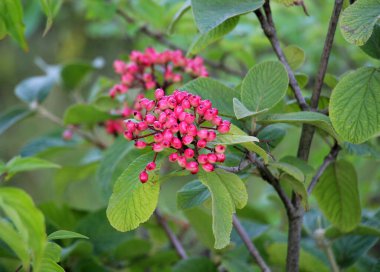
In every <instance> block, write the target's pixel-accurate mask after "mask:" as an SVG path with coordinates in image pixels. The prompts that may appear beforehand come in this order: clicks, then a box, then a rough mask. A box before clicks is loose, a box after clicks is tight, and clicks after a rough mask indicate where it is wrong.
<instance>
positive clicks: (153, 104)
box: [146, 100, 156, 111]
mask: <svg viewBox="0 0 380 272" xmlns="http://www.w3.org/2000/svg"><path fill="white" fill-rule="evenodd" d="M155 106H156V104H155V103H154V101H152V100H150V101H149V102H148V103H147V104H146V110H147V111H151V110H153V108H154V107H155Z"/></svg>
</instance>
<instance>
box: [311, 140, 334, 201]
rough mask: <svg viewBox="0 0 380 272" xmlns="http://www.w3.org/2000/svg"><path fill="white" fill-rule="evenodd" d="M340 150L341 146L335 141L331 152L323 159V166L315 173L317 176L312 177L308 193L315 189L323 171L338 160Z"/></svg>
mask: <svg viewBox="0 0 380 272" xmlns="http://www.w3.org/2000/svg"><path fill="white" fill-rule="evenodd" d="M339 151H340V146H339V145H338V144H337V143H335V145H334V146H333V147H332V148H331V150H330V153H329V154H327V156H326V157H325V159H324V160H323V163H322V164H321V166H320V167H319V168H318V171H317V173H316V174H315V176H314V177H313V178H312V180H311V182H310V184H309V187H308V188H307V192H308V194H309V195H310V194H311V192H312V191H313V189H314V187H315V185H316V184H317V182H318V180H319V178H320V177H321V176H322V174H323V172H325V170H326V168H327V167H328V166H329V165H330V164H331V163H332V162H333V161H335V160H336V158H337V157H338V154H339Z"/></svg>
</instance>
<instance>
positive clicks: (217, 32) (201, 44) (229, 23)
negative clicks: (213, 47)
mask: <svg viewBox="0 0 380 272" xmlns="http://www.w3.org/2000/svg"><path fill="white" fill-rule="evenodd" d="M238 23H239V16H236V17H232V18H230V19H228V20H226V21H224V22H223V23H222V24H220V25H218V26H217V27H215V28H213V29H212V30H210V31H208V32H205V33H201V34H199V35H198V36H196V38H195V39H194V41H193V43H192V44H191V45H190V48H189V50H188V53H187V54H188V55H196V54H198V53H199V52H201V51H202V50H203V49H205V48H206V47H207V46H209V45H210V44H212V43H214V42H216V41H217V40H219V39H221V38H223V36H225V35H226V34H228V33H230V32H231V31H232V30H234V28H235V27H236V26H237V24H238Z"/></svg>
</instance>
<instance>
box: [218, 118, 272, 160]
mask: <svg viewBox="0 0 380 272" xmlns="http://www.w3.org/2000/svg"><path fill="white" fill-rule="evenodd" d="M225 135H234V138H236V136H240V137H247V136H248V135H247V133H245V132H244V131H242V130H241V129H240V128H238V127H237V126H235V125H231V129H230V132H229V133H228V134H225ZM248 137H249V136H248ZM254 138H255V137H254ZM241 145H242V146H244V147H245V148H246V149H248V150H249V151H252V152H255V153H257V154H258V155H260V156H261V157H262V158H263V160H264V162H265V163H268V159H269V156H268V154H267V152H266V151H265V150H264V149H262V148H261V147H260V146H258V145H256V144H255V143H253V142H252V141H251V142H245V143H241Z"/></svg>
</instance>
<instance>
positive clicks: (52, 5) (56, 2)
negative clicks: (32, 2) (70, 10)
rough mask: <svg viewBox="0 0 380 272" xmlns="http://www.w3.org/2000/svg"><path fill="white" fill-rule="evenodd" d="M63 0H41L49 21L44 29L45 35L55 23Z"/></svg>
mask: <svg viewBox="0 0 380 272" xmlns="http://www.w3.org/2000/svg"><path fill="white" fill-rule="evenodd" d="M62 3H63V0H40V4H41V6H42V10H43V11H44V13H45V14H46V17H47V21H46V26H45V30H44V35H45V34H46V33H47V32H48V31H49V29H50V28H51V27H52V25H53V19H54V17H55V16H56V15H57V13H58V11H59V9H60V8H61V5H62Z"/></svg>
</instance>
